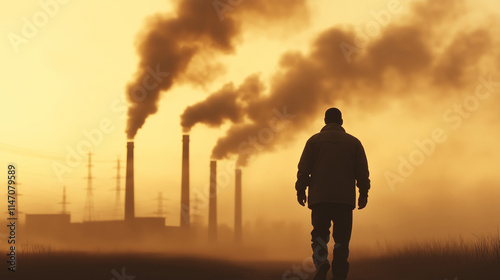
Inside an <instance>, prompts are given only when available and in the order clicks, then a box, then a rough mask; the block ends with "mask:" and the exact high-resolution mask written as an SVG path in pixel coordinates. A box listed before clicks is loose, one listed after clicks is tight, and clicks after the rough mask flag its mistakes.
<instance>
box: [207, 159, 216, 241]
mask: <svg viewBox="0 0 500 280" xmlns="http://www.w3.org/2000/svg"><path fill="white" fill-rule="evenodd" d="M208 240H209V242H216V241H217V162H216V161H214V160H213V161H211V162H210V197H209V200H208Z"/></svg>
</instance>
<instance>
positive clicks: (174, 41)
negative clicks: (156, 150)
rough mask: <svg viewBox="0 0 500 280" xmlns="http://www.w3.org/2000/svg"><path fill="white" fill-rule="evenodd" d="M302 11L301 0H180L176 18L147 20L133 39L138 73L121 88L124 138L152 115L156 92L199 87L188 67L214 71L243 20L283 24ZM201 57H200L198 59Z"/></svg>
mask: <svg viewBox="0 0 500 280" xmlns="http://www.w3.org/2000/svg"><path fill="white" fill-rule="evenodd" d="M305 10H306V9H305V0H293V1H288V2H287V5H282V4H281V3H277V1H266V0H252V1H245V2H243V3H241V4H239V5H238V6H236V7H232V6H229V4H227V5H225V6H224V5H222V6H220V5H219V6H218V7H214V4H213V1H199V0H180V1H178V2H177V7H176V10H175V16H173V17H172V16H167V15H161V14H158V15H155V16H154V17H152V18H150V19H149V21H148V23H147V26H146V28H145V30H144V31H143V32H142V33H141V34H140V35H139V38H138V47H137V52H138V54H139V56H140V62H139V66H138V70H137V72H136V73H135V76H134V78H133V81H132V82H130V83H129V84H128V85H127V89H126V95H127V100H128V102H129V109H128V122H127V129H126V133H127V137H128V138H129V139H133V138H134V137H135V135H136V134H137V130H138V129H139V128H141V127H142V126H143V125H144V123H145V121H146V118H147V117H148V116H150V115H152V114H155V113H156V112H157V110H158V100H159V99H160V92H162V91H168V90H169V89H171V87H172V86H173V85H174V83H177V82H179V81H186V82H192V83H195V84H199V83H200V81H199V80H191V81H190V78H189V77H192V76H193V75H189V70H190V68H191V69H193V68H196V67H193V66H192V65H191V64H192V63H193V61H195V62H198V63H199V62H200V61H203V62H204V63H205V64H208V65H204V67H206V68H207V69H218V68H219V65H218V64H217V62H216V56H217V55H220V54H230V53H234V52H235V50H236V42H237V40H238V38H239V35H240V34H241V30H242V28H241V25H242V22H243V21H244V20H245V19H246V18H248V17H255V18H259V19H263V20H264V19H265V20H267V21H269V22H271V23H273V22H274V23H282V22H285V20H286V19H289V18H297V19H303V18H306V16H304V15H303V14H305V13H306V12H304V11H305ZM273 11H280V13H275V12H273ZM221 13H222V15H223V17H221ZM200 56H203V58H204V59H197V58H199V57H200ZM207 57H209V58H210V59H206V58H207ZM207 61H209V62H207ZM219 72H220V71H219ZM208 80H210V79H208ZM207 82H208V81H207Z"/></svg>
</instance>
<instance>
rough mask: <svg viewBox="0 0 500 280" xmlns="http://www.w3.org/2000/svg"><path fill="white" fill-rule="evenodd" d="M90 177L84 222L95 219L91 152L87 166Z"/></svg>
mask: <svg viewBox="0 0 500 280" xmlns="http://www.w3.org/2000/svg"><path fill="white" fill-rule="evenodd" d="M87 168H88V175H87V177H86V178H87V196H86V199H85V208H84V210H83V220H84V221H88V222H91V221H93V220H94V219H95V217H94V195H93V193H92V191H93V188H92V153H91V152H89V162H88V165H87Z"/></svg>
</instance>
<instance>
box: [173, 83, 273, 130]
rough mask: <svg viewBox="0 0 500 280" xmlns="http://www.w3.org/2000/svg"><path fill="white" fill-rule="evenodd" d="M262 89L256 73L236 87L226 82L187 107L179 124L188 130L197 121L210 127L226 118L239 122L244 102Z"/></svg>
mask: <svg viewBox="0 0 500 280" xmlns="http://www.w3.org/2000/svg"><path fill="white" fill-rule="evenodd" d="M263 90H264V85H263V84H262V83H261V82H260V80H259V77H258V76H257V75H252V76H249V77H248V78H247V79H246V80H245V81H244V82H243V84H241V85H240V86H239V87H238V88H235V87H234V85H233V83H228V84H226V85H224V86H223V87H222V88H221V89H220V90H219V91H217V92H215V93H213V94H211V95H210V96H209V97H208V98H207V99H205V100H204V101H203V102H200V103H197V104H195V105H192V106H189V107H187V108H186V110H185V111H184V113H183V114H182V116H181V125H182V127H183V129H184V131H185V132H189V131H190V130H191V128H192V127H193V126H194V125H195V124H197V123H204V124H206V125H208V126H210V127H218V126H220V125H222V124H223V123H224V121H226V120H228V121H231V122H233V123H239V122H241V121H243V112H244V111H243V110H242V108H243V107H244V106H245V104H246V102H249V101H251V100H254V99H256V98H257V97H258V96H259V94H260V92H262V91H263Z"/></svg>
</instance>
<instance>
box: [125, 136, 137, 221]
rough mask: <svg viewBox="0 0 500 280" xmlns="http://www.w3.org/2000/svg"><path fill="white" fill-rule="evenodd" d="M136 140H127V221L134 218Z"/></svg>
mask: <svg viewBox="0 0 500 280" xmlns="http://www.w3.org/2000/svg"><path fill="white" fill-rule="evenodd" d="M134 216H135V214H134V141H129V142H127V178H126V186H125V221H131V220H133V219H134Z"/></svg>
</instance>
